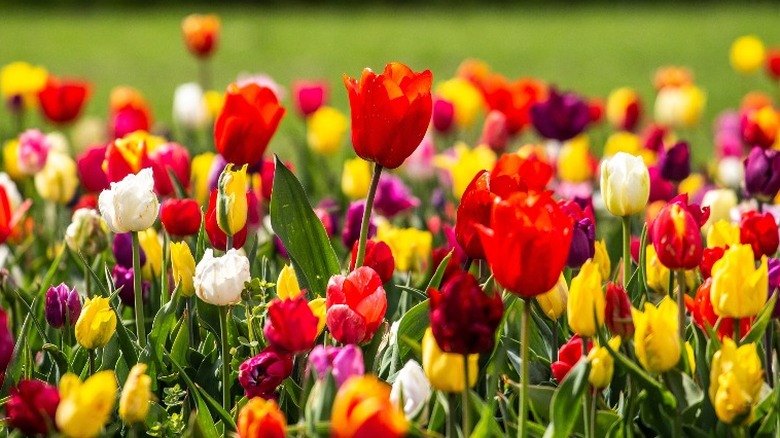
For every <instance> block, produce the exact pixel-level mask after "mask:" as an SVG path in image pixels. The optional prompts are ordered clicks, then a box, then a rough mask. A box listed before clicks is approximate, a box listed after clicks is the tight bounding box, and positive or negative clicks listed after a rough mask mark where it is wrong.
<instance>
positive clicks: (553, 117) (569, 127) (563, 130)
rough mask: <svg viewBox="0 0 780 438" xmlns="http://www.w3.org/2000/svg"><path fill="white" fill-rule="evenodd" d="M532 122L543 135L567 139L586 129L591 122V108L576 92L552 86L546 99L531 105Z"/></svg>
mask: <svg viewBox="0 0 780 438" xmlns="http://www.w3.org/2000/svg"><path fill="white" fill-rule="evenodd" d="M531 122H532V123H533V125H534V128H535V129H536V131H537V132H538V133H539V134H540V135H541V136H542V137H544V138H549V139H554V140H558V141H566V140H570V139H572V138H574V137H576V136H578V135H579V134H580V133H581V132H582V131H584V130H585V128H586V127H587V126H588V123H590V109H589V108H588V104H587V103H586V102H585V101H584V100H583V99H582V98H580V97H579V96H577V95H576V94H574V93H559V92H558V91H557V90H556V89H555V88H551V89H550V90H549V94H548V96H547V99H546V100H543V101H541V102H537V103H536V104H534V105H533V106H531Z"/></svg>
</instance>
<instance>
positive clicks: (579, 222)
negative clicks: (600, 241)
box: [558, 201, 596, 268]
mask: <svg viewBox="0 0 780 438" xmlns="http://www.w3.org/2000/svg"><path fill="white" fill-rule="evenodd" d="M558 205H559V206H560V207H561V209H562V210H563V211H564V212H566V214H568V215H569V217H571V218H572V219H573V220H574V228H573V234H572V238H571V246H570V247H569V258H568V259H566V266H568V267H570V268H579V267H580V266H582V264H583V263H585V261H586V260H588V259H590V258H593V255H594V254H595V253H596V222H595V220H594V217H593V211H592V210H587V208H589V207H587V208H586V210H587V213H586V211H583V210H582V207H580V205H579V204H577V203H576V202H574V201H560V202H559V203H558Z"/></svg>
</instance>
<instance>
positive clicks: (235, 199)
mask: <svg viewBox="0 0 780 438" xmlns="http://www.w3.org/2000/svg"><path fill="white" fill-rule="evenodd" d="M246 169H247V165H246V164H245V165H244V166H243V167H241V170H238V171H234V170H233V164H228V165H227V166H226V167H225V170H224V171H223V172H222V174H221V175H220V176H219V183H218V187H219V188H218V191H217V224H219V228H220V229H221V230H222V231H223V232H224V233H225V234H227V235H228V236H233V235H235V234H236V233H238V232H239V231H241V229H242V228H244V226H245V225H246V220H247V217H248V205H247V197H246V188H247V183H248V180H247V176H246Z"/></svg>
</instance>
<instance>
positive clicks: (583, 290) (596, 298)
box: [567, 260, 606, 337]
mask: <svg viewBox="0 0 780 438" xmlns="http://www.w3.org/2000/svg"><path fill="white" fill-rule="evenodd" d="M605 307H606V302H605V300H604V291H603V290H602V288H601V272H600V271H599V267H598V265H596V264H595V263H594V262H593V260H588V261H586V262H585V264H583V265H582V268H581V269H580V272H579V274H577V276H576V277H574V278H573V279H572V281H571V287H570V288H569V299H568V301H567V314H568V316H569V327H570V328H571V329H572V331H573V332H575V333H577V334H578V335H580V336H583V337H593V336H595V335H596V331H597V330H598V328H599V327H601V326H602V325H603V324H604V310H605Z"/></svg>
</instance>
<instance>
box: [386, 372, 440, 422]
mask: <svg viewBox="0 0 780 438" xmlns="http://www.w3.org/2000/svg"><path fill="white" fill-rule="evenodd" d="M431 394H432V391H431V383H430V382H429V381H428V378H427V377H425V371H423V369H422V367H421V366H420V364H418V363H417V362H415V361H414V359H410V360H409V361H408V362H406V365H404V367H403V368H401V371H399V372H398V374H397V375H396V377H395V381H394V382H393V389H392V390H391V391H390V402H391V403H392V404H393V405H394V406H401V401H402V399H401V398H402V397H403V411H404V415H406V418H407V419H413V418H415V417H417V415H419V414H420V411H422V410H423V409H425V407H426V405H427V404H428V400H429V399H430V398H431Z"/></svg>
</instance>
